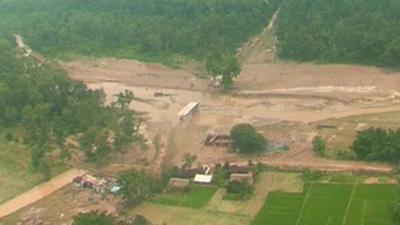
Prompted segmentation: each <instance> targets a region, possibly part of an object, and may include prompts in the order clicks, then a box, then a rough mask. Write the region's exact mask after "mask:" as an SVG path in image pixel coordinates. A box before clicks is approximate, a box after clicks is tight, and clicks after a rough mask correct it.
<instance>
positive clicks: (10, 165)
mask: <svg viewBox="0 0 400 225" xmlns="http://www.w3.org/2000/svg"><path fill="white" fill-rule="evenodd" d="M50 166H51V171H52V175H57V174H59V173H61V172H63V171H65V170H66V169H67V167H66V166H65V165H64V164H62V163H58V162H57V163H54V165H50ZM42 181H43V178H42V176H41V175H40V174H37V173H33V172H32V170H31V168H30V151H29V149H27V148H26V147H25V146H23V145H20V144H16V143H7V144H5V143H0V203H3V202H5V201H7V200H8V199H10V198H12V197H15V196H17V195H18V194H20V193H22V192H25V191H27V190H29V189H30V188H32V187H34V186H35V185H37V184H39V183H41V182H42Z"/></svg>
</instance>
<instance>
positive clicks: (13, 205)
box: [0, 169, 87, 218]
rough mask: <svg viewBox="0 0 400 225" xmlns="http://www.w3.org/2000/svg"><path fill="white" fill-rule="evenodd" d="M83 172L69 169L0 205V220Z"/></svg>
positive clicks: (68, 182)
mask: <svg viewBox="0 0 400 225" xmlns="http://www.w3.org/2000/svg"><path fill="white" fill-rule="evenodd" d="M86 173H87V171H85V170H78V169H71V170H69V171H67V172H65V173H62V174H61V175H58V176H57V177H54V178H53V179H51V180H50V181H49V182H47V183H44V184H41V185H39V186H36V187H35V188H33V189H31V190H29V191H27V192H25V193H23V194H21V195H19V196H17V197H15V198H13V199H11V200H9V201H7V202H5V203H4V204H2V205H0V218H2V217H5V216H7V215H10V214H12V213H14V212H16V211H18V210H19V209H22V208H23V207H25V206H28V205H30V204H32V203H34V202H36V201H39V200H40V199H42V198H45V197H47V196H49V195H51V194H52V193H54V192H56V191H57V190H59V189H60V188H62V187H64V186H65V185H67V184H70V183H71V182H72V180H73V179H74V178H75V177H77V176H82V175H84V174H86Z"/></svg>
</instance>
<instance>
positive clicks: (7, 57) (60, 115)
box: [0, 39, 138, 169]
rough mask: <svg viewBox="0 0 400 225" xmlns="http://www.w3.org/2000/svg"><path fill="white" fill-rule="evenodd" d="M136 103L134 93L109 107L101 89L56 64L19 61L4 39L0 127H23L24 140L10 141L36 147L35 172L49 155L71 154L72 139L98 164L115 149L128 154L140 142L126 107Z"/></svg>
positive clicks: (133, 118)
mask: <svg viewBox="0 0 400 225" xmlns="http://www.w3.org/2000/svg"><path fill="white" fill-rule="evenodd" d="M132 99H133V94H132V93H130V92H125V93H122V94H120V95H118V97H117V100H116V101H115V102H114V103H113V104H111V105H105V93H104V92H103V91H102V90H89V89H87V88H86V86H85V85H84V84H83V83H81V82H77V81H73V80H71V79H69V78H68V77H67V76H66V74H65V72H64V71H63V70H61V69H59V68H57V67H56V66H54V65H50V64H44V65H42V66H38V65H37V64H36V63H35V62H34V61H33V60H32V59H30V58H18V57H17V50H16V49H15V47H12V45H11V44H10V43H9V42H8V41H6V40H1V39H0V106H1V107H0V125H1V126H0V128H7V129H8V130H16V128H17V129H18V131H19V132H17V133H18V134H17V135H18V136H19V137H18V138H13V136H14V135H16V134H15V133H16V132H13V131H12V132H11V133H9V134H8V135H7V136H8V139H9V140H12V139H14V140H20V139H21V138H22V139H23V141H24V143H25V144H27V145H29V146H30V147H31V148H30V149H31V150H32V152H31V155H32V166H33V168H35V169H38V168H41V166H43V165H44V167H43V168H47V166H46V160H45V158H46V157H45V156H46V153H47V152H49V151H51V150H53V149H56V148H58V149H62V150H64V151H68V149H67V148H66V146H65V145H66V144H65V143H66V139H67V138H69V137H71V136H75V137H76V138H78V141H79V142H80V147H81V148H82V150H83V151H84V152H85V153H86V155H87V157H88V159H89V160H90V161H93V162H96V163H101V162H103V161H104V160H105V159H106V158H107V156H108V154H109V153H110V152H111V151H113V150H119V151H123V150H125V149H126V148H127V147H129V146H130V145H131V144H132V143H133V142H134V141H135V137H136V135H135V133H136V130H135V129H136V128H137V126H138V123H137V120H136V116H135V113H134V112H133V111H131V110H130V109H129V108H128V107H127V105H129V104H130V102H131V101H132ZM21 131H22V132H21ZM12 133H14V134H12ZM110 138H111V139H112V141H110ZM67 153H68V152H67Z"/></svg>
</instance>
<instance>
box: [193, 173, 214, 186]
mask: <svg viewBox="0 0 400 225" xmlns="http://www.w3.org/2000/svg"><path fill="white" fill-rule="evenodd" d="M212 178H213V176H212V175H204V174H196V176H195V177H194V180H193V181H194V182H196V183H202V184H209V183H211V181H212Z"/></svg>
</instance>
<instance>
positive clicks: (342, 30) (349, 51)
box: [277, 0, 400, 66]
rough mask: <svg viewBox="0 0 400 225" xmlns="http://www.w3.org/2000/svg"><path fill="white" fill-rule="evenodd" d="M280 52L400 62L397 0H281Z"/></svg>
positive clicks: (325, 59) (339, 59)
mask: <svg viewBox="0 0 400 225" xmlns="http://www.w3.org/2000/svg"><path fill="white" fill-rule="evenodd" d="M277 35H278V40H279V46H278V49H279V55H280V57H282V58H285V59H294V60H299V61H321V62H334V63H356V64H370V65H378V66H399V64H400V1H399V0H284V3H283V4H282V6H281V10H280V14H279V19H278V32H277Z"/></svg>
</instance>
